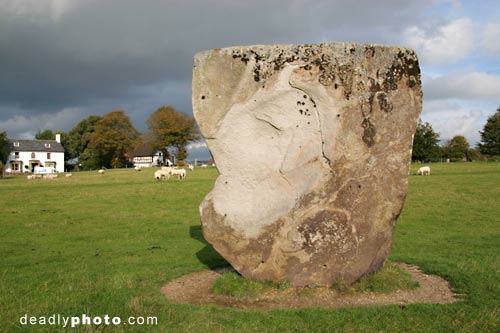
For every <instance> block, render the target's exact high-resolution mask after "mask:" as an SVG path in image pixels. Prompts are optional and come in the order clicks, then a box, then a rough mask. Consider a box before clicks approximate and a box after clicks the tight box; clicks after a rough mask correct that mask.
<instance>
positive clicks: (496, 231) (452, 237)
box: [0, 163, 500, 332]
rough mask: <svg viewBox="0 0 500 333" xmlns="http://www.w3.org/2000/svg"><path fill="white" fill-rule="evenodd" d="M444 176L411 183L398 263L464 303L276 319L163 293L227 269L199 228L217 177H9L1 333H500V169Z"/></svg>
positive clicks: (210, 173)
mask: <svg viewBox="0 0 500 333" xmlns="http://www.w3.org/2000/svg"><path fill="white" fill-rule="evenodd" d="M417 168H418V166H417V165H414V166H412V170H413V171H415V170H416V169H417ZM431 168H432V175H431V176H430V177H424V176H415V175H414V172H413V174H412V175H411V176H410V188H409V193H408V198H407V201H406V204H405V208H404V211H403V213H402V215H401V217H400V219H399V222H398V225H397V227H396V235H395V241H394V248H393V251H392V255H391V260H393V261H402V262H407V263H414V264H417V265H419V266H420V267H422V268H423V270H424V271H426V272H428V273H434V274H439V275H440V276H442V277H445V278H446V279H447V280H449V281H450V282H451V284H452V286H453V288H454V289H455V291H456V292H458V293H460V294H463V302H460V303H455V304H451V305H429V304H415V305H407V306H404V307H400V306H396V305H394V306H383V307H362V308H353V309H340V310H330V309H319V308H317V309H306V310H274V311H269V312H259V311H243V310H234V309H229V308H217V307H215V306H194V305H179V304H174V303H172V302H170V301H168V300H167V299H165V298H164V297H163V295H162V294H160V291H159V289H160V287H161V286H163V285H164V284H166V283H167V282H168V281H170V280H172V279H174V278H176V277H179V276H182V275H185V274H188V273H191V272H195V271H199V270H203V269H206V268H207V267H219V266H224V265H225V264H226V263H225V261H224V260H223V259H222V258H221V257H220V256H219V255H218V254H217V253H216V252H215V251H214V250H213V249H212V248H211V247H210V246H208V245H207V244H206V242H205V241H204V240H203V237H202V233H201V228H200V225H199V215H198V205H199V203H200V202H201V200H202V199H203V197H204V196H205V194H206V193H207V192H208V191H210V189H211V187H212V186H213V182H214V179H215V177H216V171H215V169H204V170H202V169H197V170H195V171H194V172H193V173H191V172H189V173H188V177H187V179H186V180H185V181H178V180H174V179H170V180H168V181H155V180H154V179H153V170H144V171H141V172H135V171H134V170H132V169H121V170H107V172H106V174H105V175H98V174H97V172H80V173H74V174H73V177H71V178H64V177H60V178H58V179H56V180H53V181H50V180H27V179H26V178H24V177H14V178H7V179H0V198H1V199H0V200H1V205H0V258H1V259H0V331H1V332H58V331H60V332H332V331H343V332H367V331H375V332H379V331H381V332H391V331H392V332H401V331H411V332H414V331H415V332H436V331H438V332H452V331H464V332H487V331H491V332H494V331H497V332H498V330H499V328H500V282H499V281H500V163H457V164H431ZM25 314H28V315H29V316H36V317H39V316H47V317H48V316H51V315H52V314H60V315H62V316H80V317H81V316H82V314H87V315H89V316H104V315H106V314H108V315H109V316H110V317H114V316H119V317H121V319H122V320H125V319H126V318H128V317H129V316H136V317H148V316H155V317H157V318H158V324H157V325H156V326H133V327H131V326H130V325H119V326H113V325H110V326H104V325H101V326H77V328H74V329H68V328H66V329H63V328H61V327H60V326H51V325H31V326H30V325H21V324H20V323H19V320H20V317H21V316H23V315H25Z"/></svg>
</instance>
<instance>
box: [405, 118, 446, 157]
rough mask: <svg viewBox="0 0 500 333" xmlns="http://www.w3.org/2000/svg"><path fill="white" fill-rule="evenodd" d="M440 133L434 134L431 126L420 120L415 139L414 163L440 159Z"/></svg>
mask: <svg viewBox="0 0 500 333" xmlns="http://www.w3.org/2000/svg"><path fill="white" fill-rule="evenodd" d="M438 143H439V133H436V132H434V129H433V128H432V126H431V124H429V123H427V122H426V123H423V122H422V120H421V119H419V120H418V125H417V130H416V131H415V136H414V137H413V150H412V156H411V158H412V160H413V161H422V162H427V161H433V160H437V159H439V157H440V155H441V154H440V148H439V145H438Z"/></svg>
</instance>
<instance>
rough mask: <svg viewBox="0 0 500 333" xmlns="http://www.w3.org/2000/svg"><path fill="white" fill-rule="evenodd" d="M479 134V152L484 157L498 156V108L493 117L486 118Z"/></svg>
mask: <svg viewBox="0 0 500 333" xmlns="http://www.w3.org/2000/svg"><path fill="white" fill-rule="evenodd" d="M479 134H481V142H480V143H479V150H480V151H481V153H482V154H485V155H500V106H499V107H498V108H497V111H496V112H495V114H494V115H492V116H491V117H489V118H488V120H487V121H486V124H485V125H484V128H483V130H482V131H480V132H479Z"/></svg>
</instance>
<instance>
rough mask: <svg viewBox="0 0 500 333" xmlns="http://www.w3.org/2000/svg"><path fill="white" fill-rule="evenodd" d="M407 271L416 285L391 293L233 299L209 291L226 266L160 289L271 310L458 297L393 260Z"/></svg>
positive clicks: (276, 293) (181, 299) (174, 295)
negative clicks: (416, 286)
mask: <svg viewBox="0 0 500 333" xmlns="http://www.w3.org/2000/svg"><path fill="white" fill-rule="evenodd" d="M397 266H399V267H400V268H402V269H404V270H405V271H406V272H408V273H409V274H410V275H411V276H412V278H413V280H414V281H415V282H418V283H419V285H420V286H419V287H418V288H416V289H412V290H397V291H394V292H391V293H371V292H366V293H359V292H357V293H346V294H343V293H338V292H336V291H334V290H332V289H330V288H321V287H316V288H313V289H308V290H307V291H306V290H304V288H287V289H285V290H269V291H265V292H263V293H262V294H260V295H259V296H258V297H255V298H242V299H236V298H234V297H230V296H223V295H217V294H214V293H212V286H213V284H214V283H215V280H216V279H217V277H218V276H219V275H220V274H222V273H224V272H227V271H229V270H231V269H230V268H221V269H217V270H205V271H201V272H196V273H192V274H188V275H185V276H182V277H180V278H177V279H175V280H172V281H170V282H169V283H168V284H167V285H165V286H163V287H162V288H161V292H162V293H163V294H164V295H165V296H166V297H167V298H168V299H169V300H171V301H173V302H176V303H189V304H199V305H201V304H215V305H217V306H219V307H232V308H238V309H254V310H272V309H300V308H317V307H324V308H344V307H356V306H369V305H390V304H397V305H406V304H412V303H433V304H448V303H454V302H458V301H460V299H459V298H457V295H455V294H454V293H453V291H452V290H451V288H450V284H449V283H448V281H446V280H444V279H443V278H441V277H439V276H436V275H428V274H425V273H423V272H422V271H421V270H420V268H418V267H417V266H415V265H409V264H404V263H397Z"/></svg>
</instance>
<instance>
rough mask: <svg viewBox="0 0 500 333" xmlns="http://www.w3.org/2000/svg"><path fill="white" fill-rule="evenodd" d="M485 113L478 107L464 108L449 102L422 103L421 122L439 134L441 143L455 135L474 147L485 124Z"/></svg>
mask: <svg viewBox="0 0 500 333" xmlns="http://www.w3.org/2000/svg"><path fill="white" fill-rule="evenodd" d="M486 118H487V112H484V111H483V110H482V109H481V108H479V107H469V106H464V105H461V104H459V103H455V102H450V101H431V102H424V112H423V114H422V120H423V121H424V122H429V123H430V124H431V125H432V128H433V129H434V130H435V131H436V132H438V133H439V134H440V138H441V140H442V143H444V142H446V141H447V140H450V139H451V138H453V137H454V136H455V135H463V136H465V137H466V138H467V141H469V144H470V145H471V147H474V146H475V144H476V143H477V142H479V141H480V135H479V131H480V130H482V129H483V126H484V124H485V122H486Z"/></svg>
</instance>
